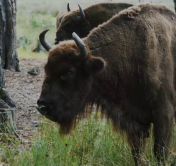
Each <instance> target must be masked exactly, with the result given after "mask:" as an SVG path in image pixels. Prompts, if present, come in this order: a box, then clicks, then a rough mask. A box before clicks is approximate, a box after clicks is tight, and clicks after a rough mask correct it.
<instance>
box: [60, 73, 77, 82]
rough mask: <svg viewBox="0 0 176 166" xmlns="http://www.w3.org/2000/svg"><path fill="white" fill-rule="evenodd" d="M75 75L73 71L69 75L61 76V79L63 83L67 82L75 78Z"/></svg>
mask: <svg viewBox="0 0 176 166" xmlns="http://www.w3.org/2000/svg"><path fill="white" fill-rule="evenodd" d="M73 75H74V74H73V73H72V72H71V71H69V72H68V73H66V74H63V75H61V77H60V78H61V80H63V81H67V80H69V79H71V78H72V77H73Z"/></svg>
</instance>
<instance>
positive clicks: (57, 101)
mask: <svg viewBox="0 0 176 166" xmlns="http://www.w3.org/2000/svg"><path fill="white" fill-rule="evenodd" d="M175 20H176V15H175V13H174V12H172V11H171V10H169V9H167V8H166V7H164V6H160V5H156V6H155V5H150V4H145V5H144V4H143V5H139V6H134V7H131V8H128V9H126V10H123V11H122V12H120V13H119V14H118V15H115V16H114V17H113V18H112V19H110V20H109V21H108V22H106V23H104V24H102V25H100V26H99V27H98V28H95V29H94V30H92V31H91V32H90V34H89V35H88V37H86V38H84V39H83V40H81V39H80V38H79V37H78V36H77V35H76V34H75V33H73V39H74V41H72V40H70V41H63V42H61V43H60V44H58V45H57V46H56V47H54V48H51V46H50V45H49V44H48V43H47V42H46V40H45V37H44V36H45V33H46V32H47V30H45V31H43V32H42V33H41V34H40V41H41V43H42V44H43V46H44V47H45V48H46V49H47V50H49V57H48V62H47V63H46V65H45V73H46V76H45V79H44V82H43V86H42V92H41V96H40V98H39V100H38V101H37V103H38V110H39V112H40V113H41V114H43V115H44V116H46V117H47V118H48V119H50V120H52V121H55V122H57V123H58V124H59V125H60V131H61V133H68V132H69V131H70V130H71V129H72V126H73V124H75V121H76V120H77V118H78V116H80V115H83V113H85V111H86V106H88V105H94V104H95V105H97V107H98V108H100V110H101V112H102V113H103V114H105V115H106V116H107V118H108V119H109V120H111V121H112V122H113V127H114V130H116V131H117V130H118V131H121V132H123V131H124V132H125V133H126V134H127V138H128V142H129V144H130V146H131V150H132V154H133V156H134V160H135V164H136V165H138V164H139V165H142V166H143V165H145V164H146V163H144V162H143V160H142V159H141V155H142V154H143V153H144V150H145V144H146V138H147V137H148V136H149V129H150V127H151V124H153V135H154V154H155V156H156V157H157V159H158V165H165V163H166V161H167V158H168V154H169V153H168V151H169V145H170V142H171V135H172V128H173V119H174V102H175V88H174V56H175V55H176V48H175V45H176V21H175Z"/></svg>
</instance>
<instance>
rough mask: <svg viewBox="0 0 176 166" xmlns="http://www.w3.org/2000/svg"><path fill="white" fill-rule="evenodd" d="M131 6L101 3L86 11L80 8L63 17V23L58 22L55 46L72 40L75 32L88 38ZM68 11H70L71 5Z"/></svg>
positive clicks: (127, 4)
mask: <svg viewBox="0 0 176 166" xmlns="http://www.w3.org/2000/svg"><path fill="white" fill-rule="evenodd" d="M78 6H79V5H78ZM131 6H133V5H132V4H129V3H99V4H96V5H92V6H90V7H88V8H86V9H84V10H82V9H81V7H80V6H79V10H76V11H71V12H69V13H67V14H64V15H62V18H61V19H62V22H61V21H58V22H57V24H58V25H57V26H58V27H57V32H56V39H55V44H58V43H59V42H60V41H63V40H68V39H72V33H73V32H76V33H77V35H78V36H79V37H81V38H83V37H86V36H87V35H88V34H89V32H90V31H91V30H92V29H93V28H95V27H97V26H98V25H100V24H102V23H103V22H106V21H108V20H109V19H110V18H111V17H112V16H114V15H115V14H117V13H119V12H120V11H122V10H124V9H127V8H128V7H131ZM67 10H68V11H70V8H69V4H68V5H67Z"/></svg>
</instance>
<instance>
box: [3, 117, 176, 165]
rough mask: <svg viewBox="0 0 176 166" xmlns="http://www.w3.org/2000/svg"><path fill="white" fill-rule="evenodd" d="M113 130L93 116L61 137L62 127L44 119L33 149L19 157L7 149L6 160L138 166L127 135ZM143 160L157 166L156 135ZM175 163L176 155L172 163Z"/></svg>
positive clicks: (25, 162) (54, 163) (14, 162)
mask: <svg viewBox="0 0 176 166" xmlns="http://www.w3.org/2000/svg"><path fill="white" fill-rule="evenodd" d="M111 128H112V126H111V124H110V125H108V124H107V123H106V121H102V120H101V119H97V120H95V119H94V117H93V116H92V117H90V118H89V119H87V120H83V121H81V122H80V123H79V125H78V126H77V127H76V129H75V130H73V131H72V133H71V134H69V135H68V136H59V134H58V126H57V125H55V124H54V123H53V122H50V121H48V120H46V119H44V122H43V125H41V126H40V127H39V133H37V136H36V137H35V139H34V140H33V142H32V145H31V148H30V149H27V150H26V149H23V150H22V153H19V154H17V153H15V152H14V151H13V150H12V149H10V150H9V149H7V148H5V149H4V153H3V159H4V160H5V161H6V162H7V163H11V164H12V165H14V166H16V165H20V166H38V165H41V166H51V165H52V166H58V165H59V166H68V165H75V166H78V165H91V166H93V165H96V166H97V165H98V166H99V165H100V166H107V165H108V166H116V165H122V166H129V165H134V162H133V158H132V155H131V151H130V148H129V146H128V144H127V142H126V138H125V135H120V134H117V133H114V132H113V131H112V129H111ZM174 146H175V145H174ZM9 156H10V157H9ZM14 157H15V160H14V159H13V158H14ZM143 160H145V161H147V162H148V164H149V165H151V166H156V165H157V161H156V158H155V157H154V154H153V137H152V134H151V136H150V138H149V139H148V141H147V153H146V157H145V158H143ZM172 160H173V155H171V157H170V159H169V163H170V162H172Z"/></svg>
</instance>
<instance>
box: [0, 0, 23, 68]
mask: <svg viewBox="0 0 176 166" xmlns="http://www.w3.org/2000/svg"><path fill="white" fill-rule="evenodd" d="M0 57H1V64H2V66H3V68H4V69H10V70H14V71H19V70H20V69H19V61H18V55H17V51H16V0H0Z"/></svg>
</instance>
